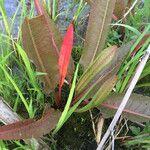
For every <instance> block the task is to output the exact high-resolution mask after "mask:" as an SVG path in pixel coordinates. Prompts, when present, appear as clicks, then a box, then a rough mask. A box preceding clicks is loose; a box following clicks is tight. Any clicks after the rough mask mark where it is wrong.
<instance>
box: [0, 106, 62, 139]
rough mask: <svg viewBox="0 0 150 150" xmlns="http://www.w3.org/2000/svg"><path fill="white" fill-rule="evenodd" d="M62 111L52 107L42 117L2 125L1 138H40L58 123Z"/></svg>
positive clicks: (0, 128)
mask: <svg viewBox="0 0 150 150" xmlns="http://www.w3.org/2000/svg"><path fill="white" fill-rule="evenodd" d="M59 117H60V112H58V111H57V112H56V111H55V110H53V109H50V110H49V111H48V112H47V113H46V114H45V115H44V116H43V117H42V118H41V119H39V120H37V121H35V120H33V119H27V120H23V121H19V122H17V123H13V124H10V125H5V126H1V127H0V139H3V140H14V139H15V140H16V139H28V138H33V137H34V138H38V137H41V136H42V135H45V134H47V133H49V132H50V131H51V130H52V129H53V128H54V127H55V125H56V123H57V121H58V119H59Z"/></svg>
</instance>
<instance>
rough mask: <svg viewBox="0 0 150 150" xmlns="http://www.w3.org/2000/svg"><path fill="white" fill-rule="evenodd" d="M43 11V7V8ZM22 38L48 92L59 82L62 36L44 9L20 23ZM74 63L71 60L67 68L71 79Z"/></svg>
mask: <svg viewBox="0 0 150 150" xmlns="http://www.w3.org/2000/svg"><path fill="white" fill-rule="evenodd" d="M43 11H44V9H43ZM22 39H23V46H24V49H25V51H26V52H27V54H28V56H29V57H30V59H31V60H33V62H34V64H35V65H36V67H37V70H38V71H39V72H44V73H47V75H45V76H42V77H41V80H42V82H43V83H44V90H45V92H46V93H49V92H50V90H53V89H54V88H55V87H56V86H57V85H58V84H59V66H58V58H59V51H60V48H61V44H62V37H61V35H60V33H59V31H58V29H57V28H56V25H55V24H54V22H53V21H52V20H51V19H50V18H49V16H48V14H47V13H46V12H45V11H44V15H41V16H38V17H35V18H33V19H28V18H26V19H25V21H24V23H23V25H22ZM73 70H74V65H73V61H71V63H70V65H69V69H68V76H67V77H68V79H69V81H70V80H71V76H72V74H73Z"/></svg>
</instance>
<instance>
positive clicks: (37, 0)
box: [34, 0, 44, 15]
mask: <svg viewBox="0 0 150 150" xmlns="http://www.w3.org/2000/svg"><path fill="white" fill-rule="evenodd" d="M34 4H35V8H36V11H37V14H38V15H43V14H44V10H43V8H42V6H41V3H40V0H34Z"/></svg>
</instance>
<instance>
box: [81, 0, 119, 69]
mask: <svg viewBox="0 0 150 150" xmlns="http://www.w3.org/2000/svg"><path fill="white" fill-rule="evenodd" d="M115 2H116V0H95V1H94V2H93V3H91V12H90V16H89V23H88V28H87V33H86V38H85V45H84V50H83V54H82V57H81V60H80V64H82V65H83V66H84V67H85V68H86V67H87V66H88V65H89V64H90V63H92V62H93V61H94V59H95V58H96V57H97V55H98V54H99V53H100V52H101V51H102V50H103V47H104V44H105V40H106V36H107V33H108V29H109V24H110V23H111V19H112V16H113V10H114V7H115Z"/></svg>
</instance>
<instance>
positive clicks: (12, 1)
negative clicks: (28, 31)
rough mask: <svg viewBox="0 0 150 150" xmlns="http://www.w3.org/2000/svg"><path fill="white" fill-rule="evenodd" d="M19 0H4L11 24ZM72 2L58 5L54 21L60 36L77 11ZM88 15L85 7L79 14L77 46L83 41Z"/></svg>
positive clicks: (63, 0)
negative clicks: (57, 15) (56, 17)
mask: <svg viewBox="0 0 150 150" xmlns="http://www.w3.org/2000/svg"><path fill="white" fill-rule="evenodd" d="M18 1H19V0H4V3H5V9H6V13H7V16H8V20H9V22H10V23H11V18H12V17H13V15H14V13H15V12H16V9H17V7H18V4H19V2H18ZM29 1H30V0H26V2H27V4H28V3H29ZM72 3H73V0H60V5H59V10H58V11H59V14H60V15H59V17H58V19H57V21H56V23H57V25H58V28H59V30H60V32H61V33H62V35H64V34H65V32H66V29H67V26H68V25H69V23H70V22H71V21H72V19H73V16H74V14H75V12H76V11H77V9H78V4H76V5H75V6H73V5H72ZM88 13H89V7H88V6H87V7H86V8H85V9H84V10H83V11H82V13H81V15H80V17H79V19H78V25H77V32H76V36H75V43H76V44H79V43H81V42H82V41H83V39H82V38H83V37H84V33H85V30H86V26H87V17H86V16H87V15H88ZM20 14H21V9H20V10H19V11H18V14H17V17H16V20H15V24H14V26H13V31H12V34H13V36H17V33H18V30H19V26H20V20H19V19H20ZM0 32H4V28H3V23H2V20H1V21H0Z"/></svg>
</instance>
